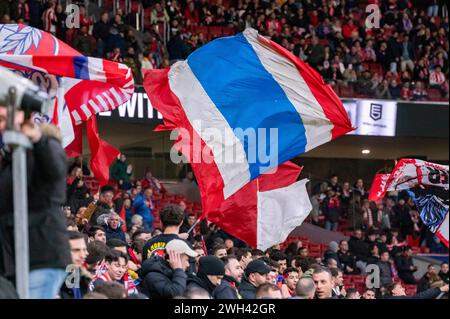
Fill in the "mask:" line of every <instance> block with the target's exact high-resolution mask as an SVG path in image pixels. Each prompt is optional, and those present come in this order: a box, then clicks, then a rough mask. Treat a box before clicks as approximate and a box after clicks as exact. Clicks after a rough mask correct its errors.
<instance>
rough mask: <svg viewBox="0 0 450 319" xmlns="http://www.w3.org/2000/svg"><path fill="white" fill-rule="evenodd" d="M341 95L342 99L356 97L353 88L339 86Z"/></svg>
mask: <svg viewBox="0 0 450 319" xmlns="http://www.w3.org/2000/svg"><path fill="white" fill-rule="evenodd" d="M339 94H340V96H342V97H353V96H354V95H355V93H354V91H353V86H351V85H349V86H346V85H339Z"/></svg>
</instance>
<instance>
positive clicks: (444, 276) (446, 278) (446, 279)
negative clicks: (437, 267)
mask: <svg viewBox="0 0 450 319" xmlns="http://www.w3.org/2000/svg"><path fill="white" fill-rule="evenodd" d="M439 277H441V279H442V280H443V281H444V282H445V283H446V284H447V285H448V273H446V274H444V273H443V272H442V271H440V272H439Z"/></svg>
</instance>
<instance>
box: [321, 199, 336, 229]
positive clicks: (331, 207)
mask: <svg viewBox="0 0 450 319" xmlns="http://www.w3.org/2000/svg"><path fill="white" fill-rule="evenodd" d="M322 211H323V214H324V215H325V218H326V220H328V221H330V222H332V223H336V222H337V221H339V217H340V216H341V202H340V199H339V197H338V196H335V197H331V198H330V197H327V198H325V200H324V202H323V206H322Z"/></svg>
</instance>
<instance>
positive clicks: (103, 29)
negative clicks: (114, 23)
mask: <svg viewBox="0 0 450 319" xmlns="http://www.w3.org/2000/svg"><path fill="white" fill-rule="evenodd" d="M110 29H111V25H110V24H109V23H104V22H103V21H98V22H96V23H95V24H94V29H93V30H92V35H93V36H94V37H95V38H96V39H97V40H99V39H102V40H103V41H107V40H108V37H109V30H110Z"/></svg>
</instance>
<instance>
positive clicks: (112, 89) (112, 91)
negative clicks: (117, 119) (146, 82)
mask: <svg viewBox="0 0 450 319" xmlns="http://www.w3.org/2000/svg"><path fill="white" fill-rule="evenodd" d="M109 91H110V92H111V93H112V95H113V96H114V98H115V99H116V101H117V104H118V105H117V106H119V105H121V104H123V103H124V101H123V100H122V98H121V97H120V95H119V93H117V91H116V89H115V88H110V89H109ZM113 106H114V105H111V108H112V107H113Z"/></svg>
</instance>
